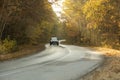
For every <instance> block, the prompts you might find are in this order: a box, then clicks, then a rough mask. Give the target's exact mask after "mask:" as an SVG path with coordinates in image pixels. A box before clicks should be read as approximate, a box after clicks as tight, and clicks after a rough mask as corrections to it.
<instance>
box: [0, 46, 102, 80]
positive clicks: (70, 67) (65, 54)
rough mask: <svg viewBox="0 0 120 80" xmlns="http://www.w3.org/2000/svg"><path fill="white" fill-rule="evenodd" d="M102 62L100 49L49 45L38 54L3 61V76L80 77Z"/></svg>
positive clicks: (12, 79)
mask: <svg viewBox="0 0 120 80" xmlns="http://www.w3.org/2000/svg"><path fill="white" fill-rule="evenodd" d="M102 62H103V57H102V55H101V54H100V53H99V52H95V51H92V50H89V49H87V48H84V47H78V46H73V45H62V47H58V46H51V47H49V46H47V48H46V49H45V50H44V51H42V52H40V53H38V54H35V55H32V56H29V57H25V58H22V59H17V60H12V61H6V62H1V63H0V80H77V79H79V78H80V77H81V76H83V75H85V74H87V73H89V72H90V71H92V70H93V69H95V68H97V67H98V66H99V65H101V63H102Z"/></svg>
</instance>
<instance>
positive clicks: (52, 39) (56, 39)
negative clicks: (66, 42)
mask: <svg viewBox="0 0 120 80" xmlns="http://www.w3.org/2000/svg"><path fill="white" fill-rule="evenodd" d="M50 45H57V46H58V45H59V39H58V38H57V37H51V39H50Z"/></svg>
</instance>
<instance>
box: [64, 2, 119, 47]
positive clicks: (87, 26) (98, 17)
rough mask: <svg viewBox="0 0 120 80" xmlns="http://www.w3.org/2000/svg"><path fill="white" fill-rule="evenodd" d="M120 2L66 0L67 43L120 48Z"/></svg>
mask: <svg viewBox="0 0 120 80" xmlns="http://www.w3.org/2000/svg"><path fill="white" fill-rule="evenodd" d="M119 4H120V0H65V2H64V12H65V14H63V16H62V18H63V19H64V18H65V19H66V21H64V23H63V25H64V26H63V28H64V29H65V30H64V31H63V32H65V34H64V35H66V39H68V40H67V41H69V42H70V43H71V42H72V43H73V44H74V43H77V44H85V45H103V46H108V47H120V5H119Z"/></svg>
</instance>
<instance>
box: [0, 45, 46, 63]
mask: <svg viewBox="0 0 120 80" xmlns="http://www.w3.org/2000/svg"><path fill="white" fill-rule="evenodd" d="M44 48H45V47H44V44H39V45H28V44H25V45H21V46H19V50H18V51H16V52H12V53H7V54H0V61H6V60H12V59H17V58H22V57H25V56H29V55H32V54H35V53H37V52H39V51H42V50H44Z"/></svg>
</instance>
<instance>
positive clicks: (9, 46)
mask: <svg viewBox="0 0 120 80" xmlns="http://www.w3.org/2000/svg"><path fill="white" fill-rule="evenodd" d="M16 50H17V42H16V41H15V40H10V39H9V38H6V39H5V40H3V42H2V43H1V44H0V53H1V54H6V53H9V52H14V51H16Z"/></svg>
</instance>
